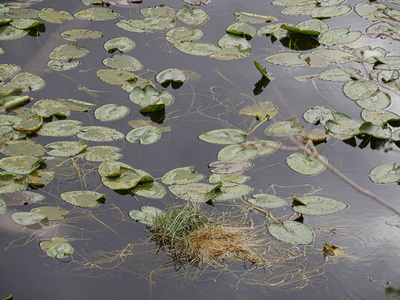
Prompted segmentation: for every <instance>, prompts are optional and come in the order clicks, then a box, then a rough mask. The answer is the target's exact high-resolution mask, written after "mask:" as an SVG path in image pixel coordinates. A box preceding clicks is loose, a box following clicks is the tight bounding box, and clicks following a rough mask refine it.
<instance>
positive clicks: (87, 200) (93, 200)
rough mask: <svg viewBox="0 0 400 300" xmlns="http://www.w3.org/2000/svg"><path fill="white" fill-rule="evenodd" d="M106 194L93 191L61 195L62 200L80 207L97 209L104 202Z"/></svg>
mask: <svg viewBox="0 0 400 300" xmlns="http://www.w3.org/2000/svg"><path fill="white" fill-rule="evenodd" d="M104 196H105V194H101V193H98V192H93V191H71V192H64V193H61V194H60V197H61V199H63V200H64V201H65V202H68V203H69V204H72V205H74V206H79V207H97V206H98V205H99V204H100V201H104Z"/></svg>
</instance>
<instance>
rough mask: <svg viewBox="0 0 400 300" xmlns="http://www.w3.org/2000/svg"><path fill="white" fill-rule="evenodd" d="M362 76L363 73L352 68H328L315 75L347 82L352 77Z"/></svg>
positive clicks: (358, 77) (329, 79) (324, 78)
mask: <svg viewBox="0 0 400 300" xmlns="http://www.w3.org/2000/svg"><path fill="white" fill-rule="evenodd" d="M362 77H363V75H362V72H361V71H360V70H357V69H352V68H338V69H330V70H326V71H324V72H321V73H319V74H318V75H317V78H318V79H322V80H328V81H335V82H347V81H351V80H353V78H356V79H360V78H362Z"/></svg>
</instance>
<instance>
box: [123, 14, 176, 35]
mask: <svg viewBox="0 0 400 300" xmlns="http://www.w3.org/2000/svg"><path fill="white" fill-rule="evenodd" d="M115 25H117V26H118V27H119V28H121V29H124V30H126V31H130V32H137V33H151V32H154V31H156V30H167V29H171V28H174V27H175V26H176V22H175V20H174V19H173V18H161V17H149V18H144V19H141V20H121V21H119V22H118V23H116V24H115Z"/></svg>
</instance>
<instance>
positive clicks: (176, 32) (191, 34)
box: [165, 27, 203, 44]
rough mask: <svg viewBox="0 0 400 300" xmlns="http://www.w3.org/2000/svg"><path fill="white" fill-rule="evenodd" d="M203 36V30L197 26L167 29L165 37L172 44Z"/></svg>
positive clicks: (191, 40)
mask: <svg viewBox="0 0 400 300" xmlns="http://www.w3.org/2000/svg"><path fill="white" fill-rule="evenodd" d="M202 36H203V32H202V31H201V30H200V29H199V28H197V27H176V28H172V29H171V30H168V31H167V33H166V34H165V38H166V40H167V41H168V42H170V43H172V44H178V43H183V42H194V41H197V40H198V39H200V38H201V37H202Z"/></svg>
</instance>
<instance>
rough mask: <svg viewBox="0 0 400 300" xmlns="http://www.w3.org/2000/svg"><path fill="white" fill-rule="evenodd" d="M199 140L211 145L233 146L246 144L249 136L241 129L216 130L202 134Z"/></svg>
mask: <svg viewBox="0 0 400 300" xmlns="http://www.w3.org/2000/svg"><path fill="white" fill-rule="evenodd" d="M199 139H200V140H202V141H204V142H207V143H211V144H220V145H232V144H240V143H243V142H245V141H246V139H247V134H246V132H244V131H243V130H240V129H216V130H212V131H207V132H204V133H202V134H201V135H200V136H199Z"/></svg>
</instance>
